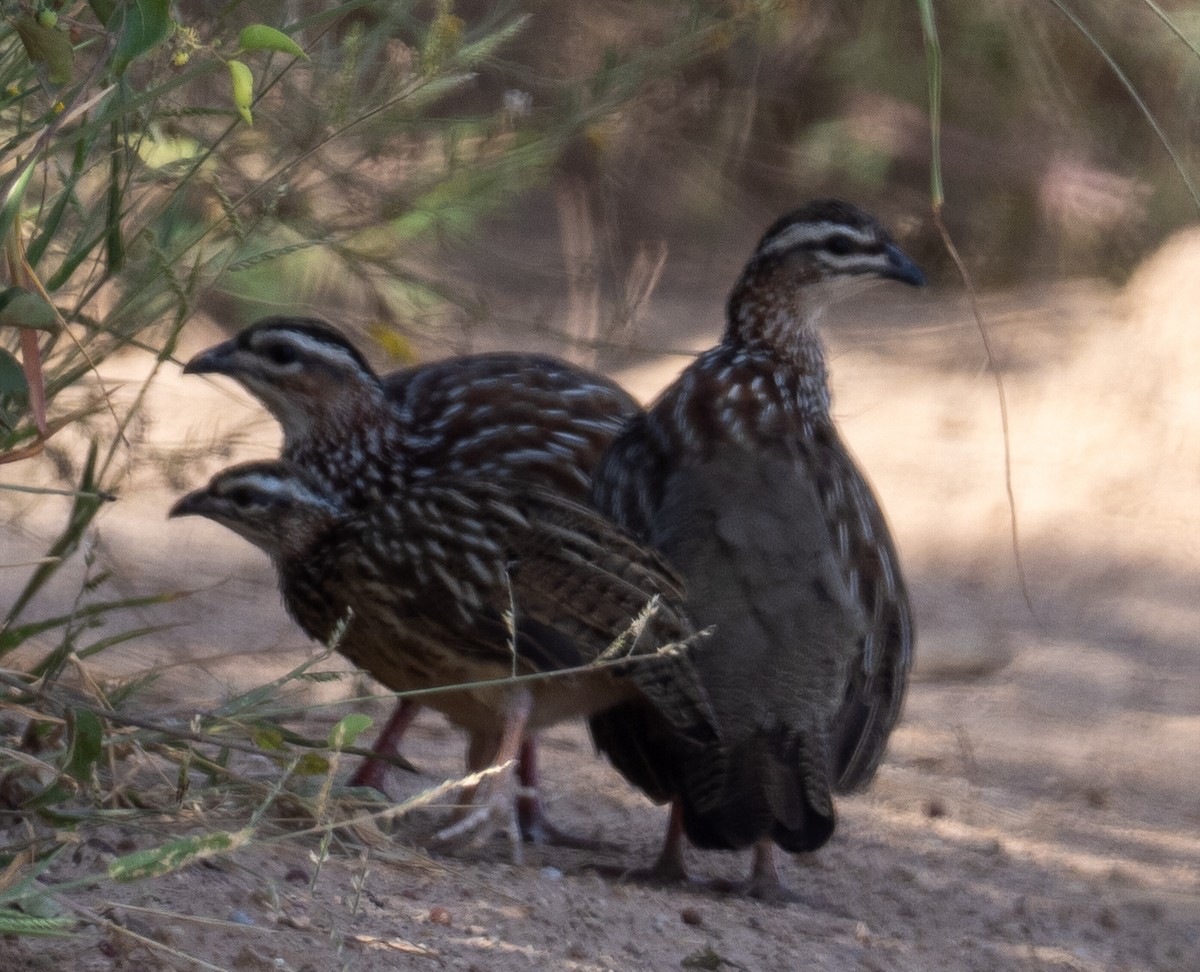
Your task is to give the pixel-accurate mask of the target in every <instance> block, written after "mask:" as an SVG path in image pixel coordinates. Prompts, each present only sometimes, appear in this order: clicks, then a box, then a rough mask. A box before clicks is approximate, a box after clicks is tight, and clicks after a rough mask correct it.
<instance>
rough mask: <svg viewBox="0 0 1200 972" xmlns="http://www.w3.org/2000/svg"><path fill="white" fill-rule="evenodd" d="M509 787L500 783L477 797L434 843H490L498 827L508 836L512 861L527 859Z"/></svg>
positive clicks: (447, 846) (460, 845)
mask: <svg viewBox="0 0 1200 972" xmlns="http://www.w3.org/2000/svg"><path fill="white" fill-rule="evenodd" d="M508 789H509V788H507V787H503V786H501V787H498V788H496V789H495V790H493V792H490V793H488V794H486V795H484V796H483V797H482V798H481V799H476V800H475V801H473V802H472V803H471V804H468V805H466V806H464V807H462V808H460V810H459V811H458V814H457V815H456V816H457V819H454V820H452V821H451V822H450V823H449V824H447V825H446V826H445V827H443V828H442V829H441V830H439V831H438V832H437V833H435V834H434V835H433V838H432V840H431V841H430V843H431V844H432V845H434V846H435V847H437V846H440V847H442V848H445V849H455V850H457V849H463V848H467V847H478V846H481V845H482V844H484V843H486V842H487V841H488V840H489V839H490V838H491V836H492V835H493V834H495V833H496V832H497V831H502V832H503V833H504V835H505V837H507V838H508V844H509V851H510V853H511V855H512V862H513V864H516V865H517V866H518V867H519V866H521V865H523V864H524V863H525V851H524V849H523V847H522V844H521V828H520V825H519V824H518V822H517V812H516V809H515V804H514V801H513V799H512V796H511V794H510V793H509V792H508Z"/></svg>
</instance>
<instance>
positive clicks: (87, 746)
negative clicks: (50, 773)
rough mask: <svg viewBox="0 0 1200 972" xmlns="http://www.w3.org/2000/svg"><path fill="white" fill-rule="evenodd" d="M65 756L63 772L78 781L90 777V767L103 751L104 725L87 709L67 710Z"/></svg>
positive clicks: (86, 780) (85, 781) (84, 780)
mask: <svg viewBox="0 0 1200 972" xmlns="http://www.w3.org/2000/svg"><path fill="white" fill-rule="evenodd" d="M67 733H68V741H67V758H66V762H65V763H64V764H63V772H64V773H66V774H67V775H68V776H70V777H72V778H73V779H76V780H78V781H79V782H80V783H88V782H90V780H91V778H92V767H93V766H95V765H96V762H97V761H98V760H99V759H100V754H101V753H102V752H103V751H104V725H103V724H102V723H101V722H100V717H99V716H97V715H96V713H94V712H92V711H90V710H89V709H69V710H68V711H67Z"/></svg>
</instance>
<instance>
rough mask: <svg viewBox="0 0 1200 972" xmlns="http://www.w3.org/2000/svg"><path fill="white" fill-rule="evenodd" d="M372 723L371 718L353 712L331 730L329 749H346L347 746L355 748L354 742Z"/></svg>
mask: <svg viewBox="0 0 1200 972" xmlns="http://www.w3.org/2000/svg"><path fill="white" fill-rule="evenodd" d="M371 722H372V719H371V717H370V716H365V715H363V714H362V713H361V712H351V713H350V714H349V715H348V716H345V717H344V718H343V719H341V720H339V721H338V724H337V725H336V726H334V727H333V728H332V729H330V730H329V748H330V749H345V748H346V747H347V746H353V745H354V740H355V739H357V738H358V737H359V736H360V735H361V734H362V733H363V731H364V730H366V729H369V728H370V727H371Z"/></svg>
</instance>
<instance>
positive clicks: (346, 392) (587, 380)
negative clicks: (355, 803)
mask: <svg viewBox="0 0 1200 972" xmlns="http://www.w3.org/2000/svg"><path fill="white" fill-rule="evenodd" d="M184 370H185V371H186V372H188V373H213V374H225V375H228V376H230V377H233V378H235V379H237V380H238V381H240V382H241V383H242V384H243V385H245V386H246V388H247V389H248V390H250V391H251V392H252V393H253V394H254V395H256V396H257V397H258V398H259V399H260V400H261V401H263V403H264V404H265V405H266V406H267V407H268V409H269V410H270V411H271V412H272V414H273V415H274V416H275V417H276V419H277V420H278V421H279V422H280V425H281V427H282V429H283V433H284V445H283V458H285V459H290V460H294V461H296V462H297V463H299V464H301V465H303V466H305V467H307V468H310V469H312V470H314V471H316V472H317V474H318V475H319V476H320V478H322V479H323V480H325V481H326V482H328V483H330V484H332V486H333V488H334V489H335V490H336V492H337V493H338V494H339V496H340V497H341V501H342V502H343V503H344V504H346V505H348V506H350V507H352V508H355V509H361V508H363V507H364V506H365V505H366V504H367V502H368V500H369V498H370V496H371V494H372V489H373V487H372V483H374V482H376V481H377V480H378V479H379V477H380V476H387V475H389V474H390V470H391V468H392V467H393V466H396V467H400V466H402V467H403V468H405V469H409V470H411V471H412V473H413V475H414V476H417V477H431V476H432V477H436V476H442V475H452V476H467V477H476V476H478V477H485V478H487V479H490V480H495V481H499V482H522V483H529V484H533V485H538V486H542V487H545V488H549V489H552V490H554V491H555V492H557V493H559V494H560V495H562V496H564V497H567V498H570V499H579V500H582V499H584V498H586V496H587V492H588V489H589V486H590V472H591V469H592V468H593V467H594V465H595V462H596V460H597V459H598V458H599V455H600V454H601V452H602V451H603V449H604V447H605V446H606V445H607V444H608V443H609V441H611V439H612V437H613V435H615V433H616V431H617V430H618V429H619V427H620V425H621V424H622V422H623V421H624V418H625V417H626V416H628V415H630V414H632V413H634V412H635V411H636V410H637V405H636V403H635V402H634V401H633V399H631V398H630V397H629V395H628V394H626V393H625V392H624V391H623V390H622V389H621V388H620V387H619V386H618V385H616V384H615V383H613V382H611V381H610V380H609V379H607V378H604V377H603V376H600V375H596V374H593V373H589V372H586V371H583V370H582V369H578V368H575V367H573V366H572V365H569V364H567V363H565V362H562V361H558V360H556V359H553V358H549V357H546V356H542V355H529V354H483V355H469V356H463V357H457V358H450V359H447V360H445V361H440V362H436V363H433V364H429V365H422V366H420V367H416V368H411V369H408V370H405V371H401V372H398V373H396V374H393V375H389V376H387V377H385V378H383V379H380V378H379V377H378V376H376V374H375V373H374V371H373V370H372V369H371V368H370V366H369V365H368V364H367V362H366V361H365V359H363V357H362V355H361V354H360V353H359V352H358V351H357V349H356V348H354V346H353V345H352V344H350V343H349V342H348V341H347V340H346V339H345V338H344V337H342V336H341V335H340V334H339V333H338V332H337V331H335V330H333V329H332V328H330V327H329V326H328V325H326V324H324V323H322V322H320V321H315V320H311V319H304V318H285V317H275V318H267V319H265V320H263V321H260V322H258V323H257V324H255V325H253V326H251V327H250V328H248V329H246V330H245V331H243V332H242V333H241V334H239V335H238V336H237V337H235V338H233V339H232V340H230V341H227V342H225V343H223V344H220V345H217V346H216V347H214V348H211V349H209V350H207V351H205V352H203V353H201V354H200V355H198V356H197V357H195V358H193V359H192V360H191V361H190V362H189V363H188V364H187V366H186V367H185V369H184ZM397 421H399V422H400V423H401V425H402V426H403V428H404V429H405V430H406V431H405V434H404V437H403V438H404V442H403V445H402V447H401V446H398V445H397V443H396V442H395V441H389V442H385V441H384V439H383V436H384V434H385V433H384V430H385V429H388V428H393V430H394V428H395V422H397ZM393 438H394V437H393ZM429 704H431V705H434V706H435V707H437V700H436V699H431V700H430V703H429ZM416 708H417V706H416V704H415V703H413V702H401V703H400V704H399V705H398V706H397V710H396V713H395V714H394V715H393V717H392V719H391V720H390V721H389V723H388V726H387V727H386V728H385V730H384V732H383V734H382V735H381V737H380V740H379V742H378V743H377V744H376V747H377V749H380V750H382V751H389V750H391V749H394V747H395V744H396V742H397V741H398V739H399V736H400V734H401V733H402V732H403V730H404V727H405V726H406V725H407V724H408V722H409V720H411V717H412V715H413V714H414V713H415V711H416ZM481 745H482V743H480V742H479V741H478V740H477V741H475V742H474V743H473V748H479V747H480V746H481ZM382 765H383V764H381V763H378V762H375V763H367V764H365V765H364V767H363V768H362V769H360V771H359V772H358V773H356V774H355V776H354V777H353V778H352V780H351V782H352V783H360V784H365V785H372V786H375V787H377V788H382V772H381V767H382ZM519 772H520V774H521V782H522V783H523V784H524V786H525V788H526V792H527V793H530V792H532V793H534V794H536V783H537V776H536V762H535V748H534V744H533V740H532V739H530V740H529V741H528V742H527V743H526V744H525V745H524V746H523V747H522V751H521V757H520V760H519ZM518 808H519V812H520V819H521V824H522V828H523V830H524V832H525V833H526V835H527V836H529V837H531V838H534V839H538V838H542V837H546V838H549V839H558V840H562V839H564V838H565V835H563V834H562V833H561V832H559V831H558V830H557V829H556V828H555V827H553V825H552V824H550V823H549V821H547V820H546V818H545V815H544V813H543V811H542V809H541V806H540V803H539V801H538V800H537V797H536V795H533V796H528V795H526V796H522V797H520V798H519V800H518Z"/></svg>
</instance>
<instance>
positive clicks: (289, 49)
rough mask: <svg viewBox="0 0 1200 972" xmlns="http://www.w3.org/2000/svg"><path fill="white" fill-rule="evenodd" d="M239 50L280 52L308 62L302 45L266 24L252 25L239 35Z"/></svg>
mask: <svg viewBox="0 0 1200 972" xmlns="http://www.w3.org/2000/svg"><path fill="white" fill-rule="evenodd" d="M238 49H239V50H241V51H247V52H249V51H279V53H281V54H291V55H292V56H293V57H302V58H304V60H306V61H307V60H308V55H307V54H305V53H304V51H303V50H302V49H301V47H300V45H299V44H297V43H296V42H295V41H294V40H292V39H291V38H290V37H288V35H287V34H285V33H284V32H283V31H281V30H276V29H275V28H274V27H268V26H267V25H266V24H250V26H248V27H245V28H243V29H242V32H241V34H239V35H238Z"/></svg>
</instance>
